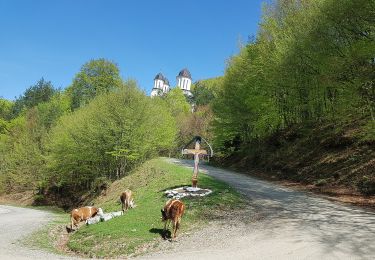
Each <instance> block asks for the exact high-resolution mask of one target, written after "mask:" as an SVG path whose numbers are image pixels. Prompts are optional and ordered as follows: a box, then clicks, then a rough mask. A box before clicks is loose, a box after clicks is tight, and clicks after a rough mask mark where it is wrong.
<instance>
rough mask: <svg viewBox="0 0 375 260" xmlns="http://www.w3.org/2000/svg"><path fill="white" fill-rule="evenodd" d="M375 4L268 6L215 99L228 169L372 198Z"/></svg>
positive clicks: (328, 0) (331, 1)
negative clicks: (260, 171) (252, 170)
mask: <svg viewBox="0 0 375 260" xmlns="http://www.w3.org/2000/svg"><path fill="white" fill-rule="evenodd" d="M374 30H375V1H374V0H370V1H368V0H358V1H348V0H319V1H309V0H305V1H297V0H295V1H286V0H284V1H283V0H280V1H275V3H273V4H271V5H265V7H264V13H263V18H262V22H261V24H260V27H259V33H258V34H257V35H256V37H255V38H254V39H252V40H251V41H250V42H249V43H247V44H246V45H245V46H244V47H243V48H242V49H241V52H240V53H239V55H236V56H234V57H232V58H231V60H230V62H229V64H228V67H227V70H226V72H225V75H224V79H223V83H222V87H221V88H220V89H219V90H218V92H217V95H216V98H215V100H214V102H213V112H214V122H213V129H214V133H215V138H214V140H215V144H216V145H215V148H216V150H218V149H220V153H219V155H221V157H222V158H221V159H222V161H223V162H224V163H225V164H226V165H232V164H234V165H237V166H238V165H241V166H242V168H243V169H248V168H249V167H254V166H257V167H261V168H263V169H264V168H265V169H267V170H271V169H272V170H275V172H276V174H275V172H273V173H270V174H269V175H276V176H278V177H279V178H281V179H285V178H287V179H290V180H296V181H301V182H304V183H312V184H318V185H325V184H330V183H335V184H337V185H342V186H345V187H349V188H352V189H354V190H359V191H361V192H362V193H366V194H374V193H375V172H374V169H375V161H374V157H375V154H374V140H375V114H374V112H375V85H374V79H375V59H374V58H375V57H374V53H375V52H374V51H375V31H374Z"/></svg>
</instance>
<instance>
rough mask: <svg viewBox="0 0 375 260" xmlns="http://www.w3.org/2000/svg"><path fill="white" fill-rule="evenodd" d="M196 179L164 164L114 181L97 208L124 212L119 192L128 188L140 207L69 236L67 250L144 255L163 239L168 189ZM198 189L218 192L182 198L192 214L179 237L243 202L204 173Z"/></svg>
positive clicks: (148, 165) (154, 163)
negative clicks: (165, 194)
mask: <svg viewBox="0 0 375 260" xmlns="http://www.w3.org/2000/svg"><path fill="white" fill-rule="evenodd" d="M191 176H192V171H191V170H190V169H187V168H184V167H181V166H177V165H173V164H170V163H167V162H166V161H165V160H163V159H154V160H151V161H149V162H146V163H145V164H143V165H142V166H141V167H139V168H138V169H137V170H136V171H134V172H132V173H131V174H130V175H128V176H126V177H125V178H123V179H121V180H119V181H116V182H114V183H113V184H112V185H111V186H110V188H109V190H108V191H107V194H106V195H105V196H101V197H98V198H97V199H96V200H95V201H94V205H95V206H100V207H102V208H103V210H104V212H110V211H119V210H121V205H120V202H119V196H120V193H121V192H122V191H124V190H125V189H127V188H129V189H131V190H133V192H134V194H135V203H136V205H137V207H136V208H135V209H131V210H129V211H128V212H126V213H125V215H123V216H121V217H118V218H114V219H112V220H110V221H107V222H101V223H98V224H95V225H91V226H83V227H82V228H81V229H79V230H78V231H77V232H75V233H74V234H72V235H71V236H70V238H69V242H68V244H67V246H68V247H69V249H70V250H72V251H75V252H77V253H79V254H83V255H86V256H89V257H104V256H105V257H115V256H126V255H129V254H139V253H142V252H143V251H144V250H146V249H147V248H150V247H152V246H153V245H155V244H157V242H158V241H161V239H162V238H161V231H162V228H163V223H162V222H161V219H160V217H161V214H160V209H161V208H162V207H163V206H164V204H165V202H166V201H167V198H166V197H165V196H164V193H163V192H164V190H166V189H170V188H173V187H178V186H185V185H190V183H191ZM199 186H200V187H205V188H210V189H212V190H213V191H214V192H213V193H212V194H211V195H209V196H207V197H205V198H190V199H185V198H184V199H182V200H183V201H184V203H185V204H186V206H187V209H186V214H185V216H184V217H183V220H182V226H181V230H180V233H181V232H182V233H183V232H186V231H188V230H190V229H192V228H193V227H194V226H199V225H202V224H204V223H205V222H206V221H207V220H208V219H210V218H215V217H219V216H220V215H221V214H223V213H225V212H226V211H230V210H231V209H232V208H234V207H239V206H241V204H242V203H244V202H243V200H242V199H241V197H240V195H239V194H238V193H236V192H235V191H234V190H233V189H231V188H230V187H229V186H228V185H226V184H225V183H222V182H219V181H216V180H214V179H212V178H211V177H209V176H206V175H204V174H201V175H200V176H199ZM66 221H67V222H68V219H66Z"/></svg>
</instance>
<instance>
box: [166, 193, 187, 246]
mask: <svg viewBox="0 0 375 260" xmlns="http://www.w3.org/2000/svg"><path fill="white" fill-rule="evenodd" d="M184 212H185V205H184V203H182V201H180V200H177V199H170V200H168V201H167V203H166V204H165V206H164V209H162V210H161V215H162V220H163V221H164V222H165V224H164V232H165V231H167V223H168V227H169V221H172V223H173V235H171V236H172V239H173V238H176V233H177V230H178V229H179V228H180V223H181V218H182V216H183V215H184Z"/></svg>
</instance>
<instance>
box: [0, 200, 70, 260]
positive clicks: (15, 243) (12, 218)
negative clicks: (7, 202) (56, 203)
mask: <svg viewBox="0 0 375 260" xmlns="http://www.w3.org/2000/svg"><path fill="white" fill-rule="evenodd" d="M52 217H53V215H52V214H50V213H48V212H45V211H41V210H35V209H27V208H18V207H11V206H3V205H0V223H1V224H0V227H1V231H0V259H69V258H68V257H63V256H59V255H54V254H50V253H48V252H44V251H41V250H39V249H35V250H34V249H30V248H27V247H24V246H22V245H21V244H22V239H24V238H25V236H27V235H29V234H31V233H32V232H33V231H35V230H37V229H38V228H41V227H43V226H44V225H45V224H47V223H48V222H49V221H51V219H52Z"/></svg>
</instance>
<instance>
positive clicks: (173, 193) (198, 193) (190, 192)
mask: <svg viewBox="0 0 375 260" xmlns="http://www.w3.org/2000/svg"><path fill="white" fill-rule="evenodd" d="M164 193H165V195H166V196H167V197H168V198H173V199H181V198H184V197H204V196H207V195H209V194H211V193H212V190H210V189H203V188H193V187H188V186H184V187H179V188H176V189H173V190H166V191H165V192H164Z"/></svg>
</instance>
